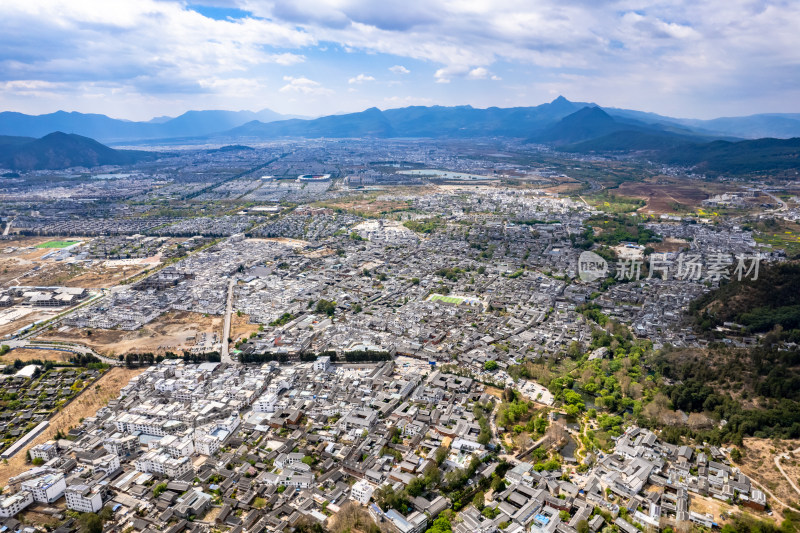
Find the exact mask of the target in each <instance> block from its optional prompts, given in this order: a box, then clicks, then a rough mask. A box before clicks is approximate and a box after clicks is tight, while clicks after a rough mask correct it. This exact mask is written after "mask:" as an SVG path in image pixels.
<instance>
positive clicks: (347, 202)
mask: <svg viewBox="0 0 800 533" xmlns="http://www.w3.org/2000/svg"><path fill="white" fill-rule="evenodd" d="M377 196H378V195H376V194H369V195H359V196H350V197H345V198H342V199H340V200H335V201H328V202H320V203H319V204H318V205H319V206H320V207H328V208H330V209H342V210H344V211H347V212H349V213H354V214H357V215H361V216H366V217H370V216H378V215H385V214H388V213H395V212H398V211H406V210H408V209H409V208H410V207H409V206H410V203H409V202H405V201H400V200H377Z"/></svg>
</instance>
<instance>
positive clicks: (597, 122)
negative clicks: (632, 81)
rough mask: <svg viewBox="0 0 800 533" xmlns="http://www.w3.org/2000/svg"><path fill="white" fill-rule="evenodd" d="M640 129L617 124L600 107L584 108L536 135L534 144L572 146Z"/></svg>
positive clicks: (533, 138) (532, 139)
mask: <svg viewBox="0 0 800 533" xmlns="http://www.w3.org/2000/svg"><path fill="white" fill-rule="evenodd" d="M630 129H639V128H638V127H636V126H632V125H630V124H624V123H621V122H617V121H616V120H614V119H613V118H611V115H609V114H608V113H606V112H605V111H603V110H602V109H600V108H599V107H589V106H587V107H584V108H583V109H580V110H578V111H576V112H575V113H572V114H570V115H567V116H566V117H564V118H562V119H561V120H559V121H558V122H556V123H555V124H553V125H552V126H549V127H548V128H546V129H545V130H543V131H541V132H539V133H538V134H537V135H534V136H533V137H532V138H531V139H530V140H531V141H533V142H540V143H550V144H554V145H557V146H558V145H564V144H572V143H576V142H580V141H585V140H587V139H594V138H597V137H602V136H605V135H609V134H611V133H614V132H618V131H623V130H630Z"/></svg>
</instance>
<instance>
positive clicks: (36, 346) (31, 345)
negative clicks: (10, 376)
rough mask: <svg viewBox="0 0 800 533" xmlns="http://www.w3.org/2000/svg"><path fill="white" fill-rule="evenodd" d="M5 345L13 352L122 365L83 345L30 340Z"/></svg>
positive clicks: (20, 340)
mask: <svg viewBox="0 0 800 533" xmlns="http://www.w3.org/2000/svg"><path fill="white" fill-rule="evenodd" d="M3 344H4V345H6V346H8V347H9V348H11V350H12V351H13V350H16V349H18V348H25V349H27V350H49V351H52V352H67V353H74V354H80V355H93V356H94V357H97V358H98V359H100V360H101V361H102V362H104V363H107V364H109V365H119V364H121V363H120V362H119V360H117V359H111V358H110V357H106V356H105V355H100V354H99V353H97V352H95V351H94V350H92V349H91V348H89V347H88V346H84V345H82V344H76V343H59V344H43V343H41V342H39V343H37V342H35V341H31V340H28V339H13V340H8V341H4V342H3Z"/></svg>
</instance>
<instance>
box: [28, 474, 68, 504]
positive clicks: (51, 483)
mask: <svg viewBox="0 0 800 533" xmlns="http://www.w3.org/2000/svg"><path fill="white" fill-rule="evenodd" d="M21 488H22V490H27V491H30V493H31V494H33V499H34V500H36V501H37V502H40V503H53V502H54V501H56V500H57V499H59V498H60V497H61V496H63V495H64V490H66V488H67V482H66V481H65V480H64V474H60V473H59V474H45V475H44V476H40V477H37V478H34V479H29V480H28V481H23V482H22V485H21Z"/></svg>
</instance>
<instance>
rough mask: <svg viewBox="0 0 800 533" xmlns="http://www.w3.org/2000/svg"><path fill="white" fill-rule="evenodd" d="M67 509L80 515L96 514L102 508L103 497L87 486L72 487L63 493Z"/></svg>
mask: <svg viewBox="0 0 800 533" xmlns="http://www.w3.org/2000/svg"><path fill="white" fill-rule="evenodd" d="M64 496H65V498H66V500H67V509H72V510H73V511H79V512H81V513H96V512H97V511H99V510H100V509H102V508H103V497H102V495H101V494H100V491H99V490H93V489H92V488H90V487H89V486H87V485H72V486H69V487H67V490H66V491H65V492H64Z"/></svg>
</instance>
